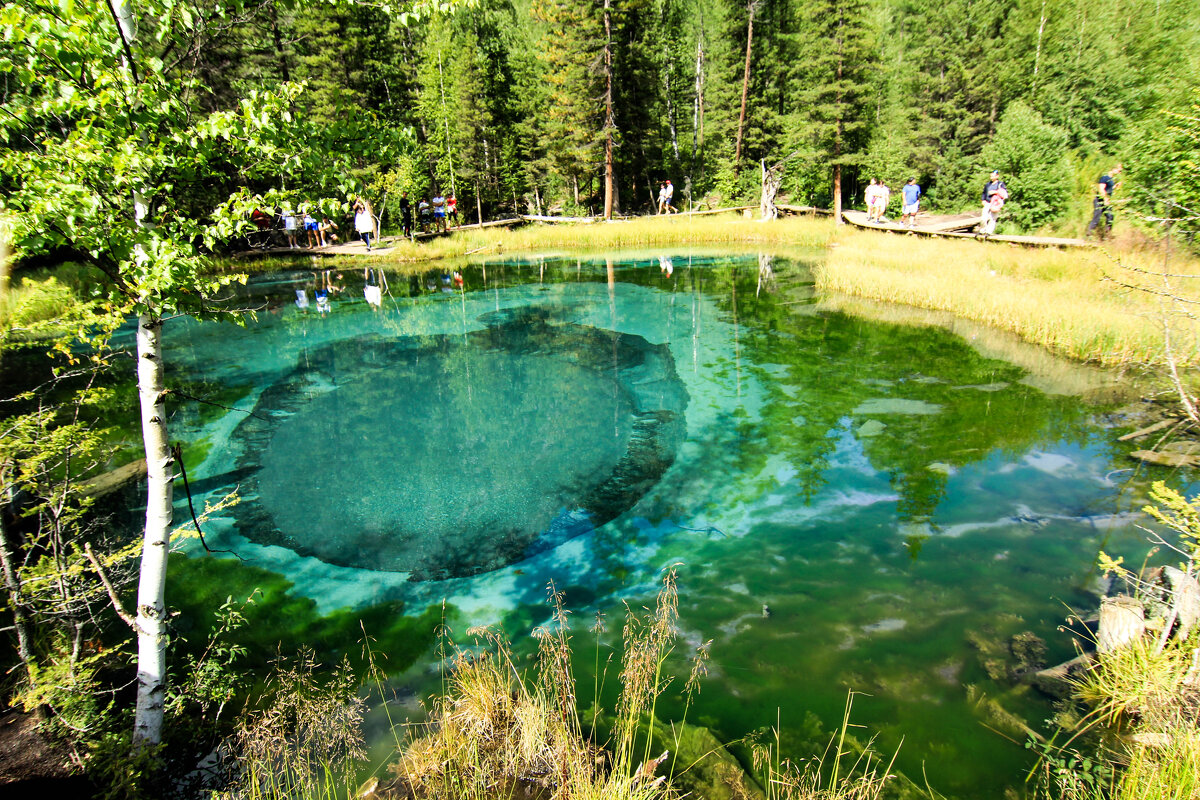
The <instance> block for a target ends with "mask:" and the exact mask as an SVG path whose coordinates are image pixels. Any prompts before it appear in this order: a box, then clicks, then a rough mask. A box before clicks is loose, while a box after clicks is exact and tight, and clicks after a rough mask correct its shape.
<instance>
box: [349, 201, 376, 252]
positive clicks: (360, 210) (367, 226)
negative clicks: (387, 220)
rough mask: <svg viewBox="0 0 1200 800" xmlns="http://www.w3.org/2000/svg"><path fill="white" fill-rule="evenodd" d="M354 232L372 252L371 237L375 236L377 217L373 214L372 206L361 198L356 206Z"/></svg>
mask: <svg viewBox="0 0 1200 800" xmlns="http://www.w3.org/2000/svg"><path fill="white" fill-rule="evenodd" d="M354 230H356V231H358V235H359V236H360V237H361V238H362V240H363V244H365V245H366V246H367V250H370V249H371V237H372V236H374V235H375V215H374V214H373V213H372V212H371V204H370V203H368V202H367V201H366V200H364V199H363V198H361V197H360V198H358V201H357V202H356V203H355V204H354Z"/></svg>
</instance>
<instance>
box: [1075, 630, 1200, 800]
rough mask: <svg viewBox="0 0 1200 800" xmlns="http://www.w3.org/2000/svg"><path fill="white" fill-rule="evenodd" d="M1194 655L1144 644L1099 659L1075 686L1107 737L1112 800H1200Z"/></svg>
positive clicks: (1199, 654)
mask: <svg viewBox="0 0 1200 800" xmlns="http://www.w3.org/2000/svg"><path fill="white" fill-rule="evenodd" d="M1197 660H1200V651H1197V650H1196V649H1195V647H1194V646H1189V645H1188V644H1185V643H1180V642H1178V641H1177V640H1171V641H1169V642H1168V643H1167V644H1166V646H1165V647H1163V648H1162V649H1161V650H1160V649H1159V645H1158V642H1157V637H1144V638H1142V639H1140V640H1138V641H1136V642H1134V643H1132V644H1130V645H1127V646H1125V647H1122V648H1119V649H1117V650H1114V651H1111V652H1108V653H1105V654H1104V655H1103V656H1102V657H1101V658H1100V660H1099V663H1098V664H1097V665H1096V666H1095V667H1094V668H1093V669H1091V670H1090V671H1089V672H1088V673H1087V674H1086V675H1085V676H1083V678H1082V679H1081V681H1080V683H1079V686H1078V688H1077V690H1076V697H1077V698H1079V699H1080V700H1082V701H1084V702H1085V703H1086V704H1087V705H1088V706H1089V707H1090V708H1091V709H1092V714H1091V715H1090V718H1089V719H1090V720H1094V722H1095V723H1096V724H1101V725H1103V726H1104V729H1105V730H1107V731H1109V732H1110V737H1109V738H1110V740H1111V742H1112V743H1111V745H1110V746H1111V748H1112V753H1111V756H1110V758H1111V760H1112V761H1113V762H1114V763H1115V765H1116V767H1117V780H1116V788H1115V790H1114V791H1113V792H1112V794H1111V796H1112V797H1113V798H1116V799H1117V800H1168V799H1169V800H1192V799H1193V798H1195V797H1197V796H1200V727H1197V714H1198V713H1200V687H1197V686H1196V685H1194V676H1192V674H1191V673H1192V671H1193V669H1194V668H1195V665H1196V662H1197Z"/></svg>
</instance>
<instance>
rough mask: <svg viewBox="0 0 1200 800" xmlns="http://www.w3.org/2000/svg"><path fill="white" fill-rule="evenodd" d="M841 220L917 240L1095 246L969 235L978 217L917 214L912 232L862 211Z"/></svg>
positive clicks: (1038, 238)
mask: <svg viewBox="0 0 1200 800" xmlns="http://www.w3.org/2000/svg"><path fill="white" fill-rule="evenodd" d="M842 218H843V219H845V220H846V222H848V223H850V224H851V225H854V226H856V227H859V228H869V229H870V230H876V231H888V232H891V233H909V234H914V235H917V236H938V237H943V238H947V239H976V240H978V241H985V242H1004V243H1006V244H1017V245H1021V246H1023V247H1094V246H1095V245H1093V243H1092V242H1087V241H1084V240H1083V239H1058V238H1054V237H1050V236H1003V235H996V234H993V235H991V236H983V235H981V234H976V233H969V232H968V229H970V228H973V227H974V226H975V225H976V224H977V223H978V222H979V215H978V214H955V215H952V216H951V215H947V216H935V215H932V214H918V215H917V223H916V227H913V228H908V227H905V226H903V225H901V224H900V223H899V222H896V221H889V222H883V223H878V222H867V212H865V211H843V212H842Z"/></svg>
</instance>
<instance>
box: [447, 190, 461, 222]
mask: <svg viewBox="0 0 1200 800" xmlns="http://www.w3.org/2000/svg"><path fill="white" fill-rule="evenodd" d="M446 221H447V222H448V223H451V222H452V223H454V227H455V228H456V229H457V228H458V198H457V197H455V196H454V195H450V196H449V197H447V198H446Z"/></svg>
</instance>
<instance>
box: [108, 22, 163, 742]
mask: <svg viewBox="0 0 1200 800" xmlns="http://www.w3.org/2000/svg"><path fill="white" fill-rule="evenodd" d="M109 8H110V9H111V10H112V13H113V17H115V18H116V21H117V28H118V31H119V33H120V35H121V45H122V48H123V51H124V59H125V68H126V70H127V71H128V72H129V75H130V77H131V79H132V80H133V82H134V83H137V82H138V74H137V68H136V64H135V63H134V61H133V42H134V38H135V36H136V31H135V28H134V17H133V14H132V13H131V11H130V9H129V6H128V4H127V2H126V0H115V3H114V4H113V5H110V6H109ZM148 210H149V209H148V206H147V203H146V199H145V197H143V196H142V193H141V190H140V189H139V188H137V187H135V188H134V192H133V215H134V219H135V220H137V224H138V226H139V227H144V226H145V225H146V222H145V220H146V216H147V214H148ZM140 246H141V245H138V247H140ZM161 332H162V320H161V319H160V318H159V317H158V316H156V315H153V314H150V313H143V314H142V315H141V316H139V317H138V328H137V382H138V403H139V406H140V408H141V416H142V445H143V447H144V449H145V451H146V478H147V480H146V529H145V532H144V534H143V537H142V559H141V573H140V575H139V577H138V596H137V619H136V620H135V625H134V633H135V634H136V636H137V644H138V662H137V684H138V687H137V707H136V709H135V712H134V720H133V745H134V747H135V748H140V747H143V746H145V745H155V744H158V743H159V742H161V741H162V727H163V701H164V699H165V697H166V688H167V637H166V619H167V612H166V599H165V596H166V584H167V551H168V550H169V549H170V543H171V541H170V540H171V519H172V511H173V509H172V506H171V495H172V490H173V483H174V480H175V476H174V474H173V470H174V466H175V461H174V459H173V458H172V456H171V448H170V444H169V442H170V439H169V437H168V435H167V413H166V408H165V406H164V404H163V397H164V391H163V375H164V370H163V361H162V350H161V346H160V341H159V337H160V334H161Z"/></svg>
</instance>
